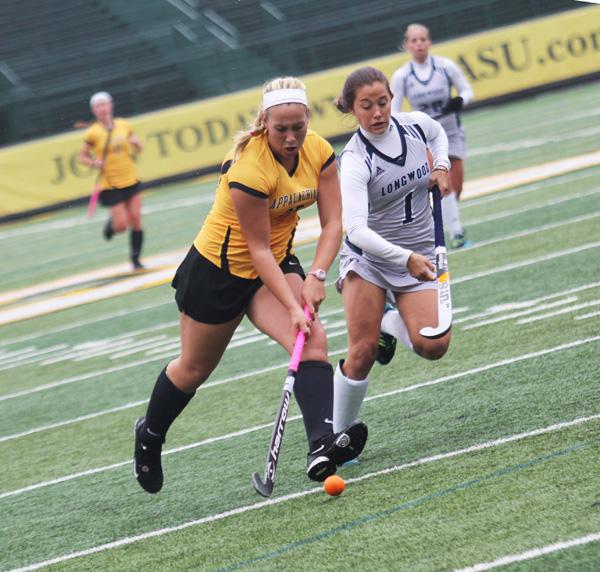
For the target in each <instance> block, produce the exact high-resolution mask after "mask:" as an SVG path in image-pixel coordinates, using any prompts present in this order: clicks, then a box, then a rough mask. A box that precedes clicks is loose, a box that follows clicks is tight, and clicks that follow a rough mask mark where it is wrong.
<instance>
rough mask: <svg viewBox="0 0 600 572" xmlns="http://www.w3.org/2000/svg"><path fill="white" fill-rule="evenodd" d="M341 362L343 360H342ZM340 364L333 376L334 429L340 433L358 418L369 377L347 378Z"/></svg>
mask: <svg viewBox="0 0 600 572" xmlns="http://www.w3.org/2000/svg"><path fill="white" fill-rule="evenodd" d="M340 364H341V362H340ZM340 364H338V366H337V368H336V369H335V374H334V376H333V431H334V433H339V432H340V431H342V430H343V429H345V428H346V427H348V425H350V424H351V423H354V421H356V419H357V418H358V412H359V411H360V406H361V405H362V402H363V399H364V398H365V394H366V393H367V386H368V385H369V379H368V378H366V379H362V380H359V381H357V380H354V379H349V378H347V377H346V376H345V375H344V374H343V372H342V368H341V365H340Z"/></svg>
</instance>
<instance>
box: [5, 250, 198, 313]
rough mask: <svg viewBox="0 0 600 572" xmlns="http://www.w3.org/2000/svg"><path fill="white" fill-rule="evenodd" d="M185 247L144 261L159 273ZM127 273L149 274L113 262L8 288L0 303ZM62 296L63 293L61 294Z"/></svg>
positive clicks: (180, 255) (179, 256)
mask: <svg viewBox="0 0 600 572" xmlns="http://www.w3.org/2000/svg"><path fill="white" fill-rule="evenodd" d="M187 251H188V249H187V248H180V249H177V250H173V251H170V252H163V253H160V254H155V255H154V256H148V257H146V258H145V259H144V263H145V264H146V266H147V267H148V268H149V269H152V270H153V272H152V274H154V273H156V274H159V273H161V271H162V272H164V267H165V266H167V267H168V269H171V268H172V267H173V266H175V265H176V264H178V263H179V262H181V260H182V259H183V257H184V256H185V255H186V254H187ZM122 274H128V275H130V276H131V277H130V278H128V280H132V279H134V278H135V279H138V280H139V279H140V278H142V279H144V280H145V279H146V278H148V276H150V274H151V273H150V272H145V273H141V274H135V273H132V272H131V266H130V264H129V263H125V262H123V263H121V264H115V265H112V266H105V267H103V268H97V269H95V270H89V271H87V272H81V273H79V274H73V275H71V276H65V277H64V278H58V279H56V280H52V281H50V282H42V283H40V284H35V285H34V286H26V287H25V288H18V289H17V290H9V291H8V292H2V293H0V304H7V303H9V302H15V301H18V300H21V299H23V298H27V297H29V296H37V295H40V294H46V293H48V292H52V291H54V290H59V289H62V288H69V287H76V286H81V285H84V286H85V285H86V284H87V283H88V282H90V281H93V280H102V279H105V278H110V277H112V276H115V275H122ZM63 297H65V296H64V294H63Z"/></svg>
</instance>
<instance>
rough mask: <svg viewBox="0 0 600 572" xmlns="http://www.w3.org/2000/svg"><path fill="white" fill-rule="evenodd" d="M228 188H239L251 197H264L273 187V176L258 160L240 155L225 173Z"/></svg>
mask: <svg viewBox="0 0 600 572" xmlns="http://www.w3.org/2000/svg"><path fill="white" fill-rule="evenodd" d="M227 182H228V183H229V188H233V189H239V190H240V191H244V192H245V193H248V194H249V195H252V196H253V197H258V198H262V199H266V198H268V197H269V195H270V193H271V190H272V188H273V177H272V176H269V174H268V172H265V169H264V168H262V165H261V163H260V162H258V161H256V159H255V158H254V157H253V158H252V159H250V158H248V157H244V156H242V157H241V158H240V159H238V161H236V162H235V163H233V164H232V165H231V167H230V169H229V171H228V173H227Z"/></svg>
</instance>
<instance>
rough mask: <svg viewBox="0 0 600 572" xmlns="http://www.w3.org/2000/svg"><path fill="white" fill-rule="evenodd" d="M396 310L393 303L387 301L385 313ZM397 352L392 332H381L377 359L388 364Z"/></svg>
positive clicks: (380, 362) (378, 361) (382, 363)
mask: <svg viewBox="0 0 600 572" xmlns="http://www.w3.org/2000/svg"><path fill="white" fill-rule="evenodd" d="M391 310H395V308H394V306H393V305H392V304H389V303H386V305H385V309H384V310H383V313H384V314H385V313H386V312H390V311H391ZM395 353H396V338H395V337H394V336H392V335H391V334H386V333H385V332H380V334H379V345H378V346H377V357H376V358H375V361H376V362H377V363H379V364H381V365H387V364H388V363H390V362H391V361H392V358H393V357H394V354H395Z"/></svg>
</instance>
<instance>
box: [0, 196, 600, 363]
mask: <svg viewBox="0 0 600 572" xmlns="http://www.w3.org/2000/svg"><path fill="white" fill-rule="evenodd" d="M490 198H494V199H495V198H501V197H500V196H498V197H490ZM470 203H471V201H469V204H468V205H464V207H466V206H471V204H470ZM598 216H600V211H597V212H593V213H590V214H587V215H582V216H577V217H573V218H570V219H567V220H564V221H560V222H557V223H549V224H545V225H542V226H539V227H535V228H532V229H528V230H524V231H519V232H515V233H511V234H506V235H504V236H500V237H497V238H492V239H489V240H482V241H479V242H477V243H475V244H473V245H472V246H470V247H469V248H467V249H463V250H452V251H450V252H449V256H452V257H454V256H455V255H457V254H462V253H465V252H467V253H468V252H470V251H471V250H474V249H476V248H481V247H484V246H489V245H492V244H496V243H500V242H506V241H507V240H512V239H515V238H521V237H524V236H529V235H531V234H536V233H538V232H543V231H546V230H552V229H556V228H559V227H561V226H568V225H572V224H577V223H579V222H584V221H586V220H590V219H593V218H597V217H598ZM312 246H314V243H307V244H304V245H301V246H300V247H297V248H296V249H295V250H296V251H298V250H300V249H304V248H308V247H312ZM171 304H174V301H173V300H166V301H164V302H157V303H155V304H148V305H144V306H140V307H138V308H133V309H131V310H120V311H118V312H112V313H110V314H105V315H102V316H98V317H97V318H93V319H90V320H79V321H76V322H72V323H70V324H66V325H64V326H60V327H57V328H51V329H49V330H42V331H37V332H34V333H31V334H27V335H25V336H20V337H16V338H10V339H5V340H0V347H2V346H7V345H12V344H16V343H20V342H25V341H29V340H34V339H36V338H40V337H48V336H49V335H51V334H58V333H62V332H65V331H68V330H72V329H75V328H80V327H85V326H88V325H91V324H95V323H98V322H103V321H106V320H112V319H114V318H118V317H120V316H125V315H130V314H133V313H136V312H144V311H146V310H153V309H155V308H158V307H160V306H166V305H171ZM454 313H456V310H454ZM173 323H176V321H174V322H173ZM23 351H24V350H23Z"/></svg>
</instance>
